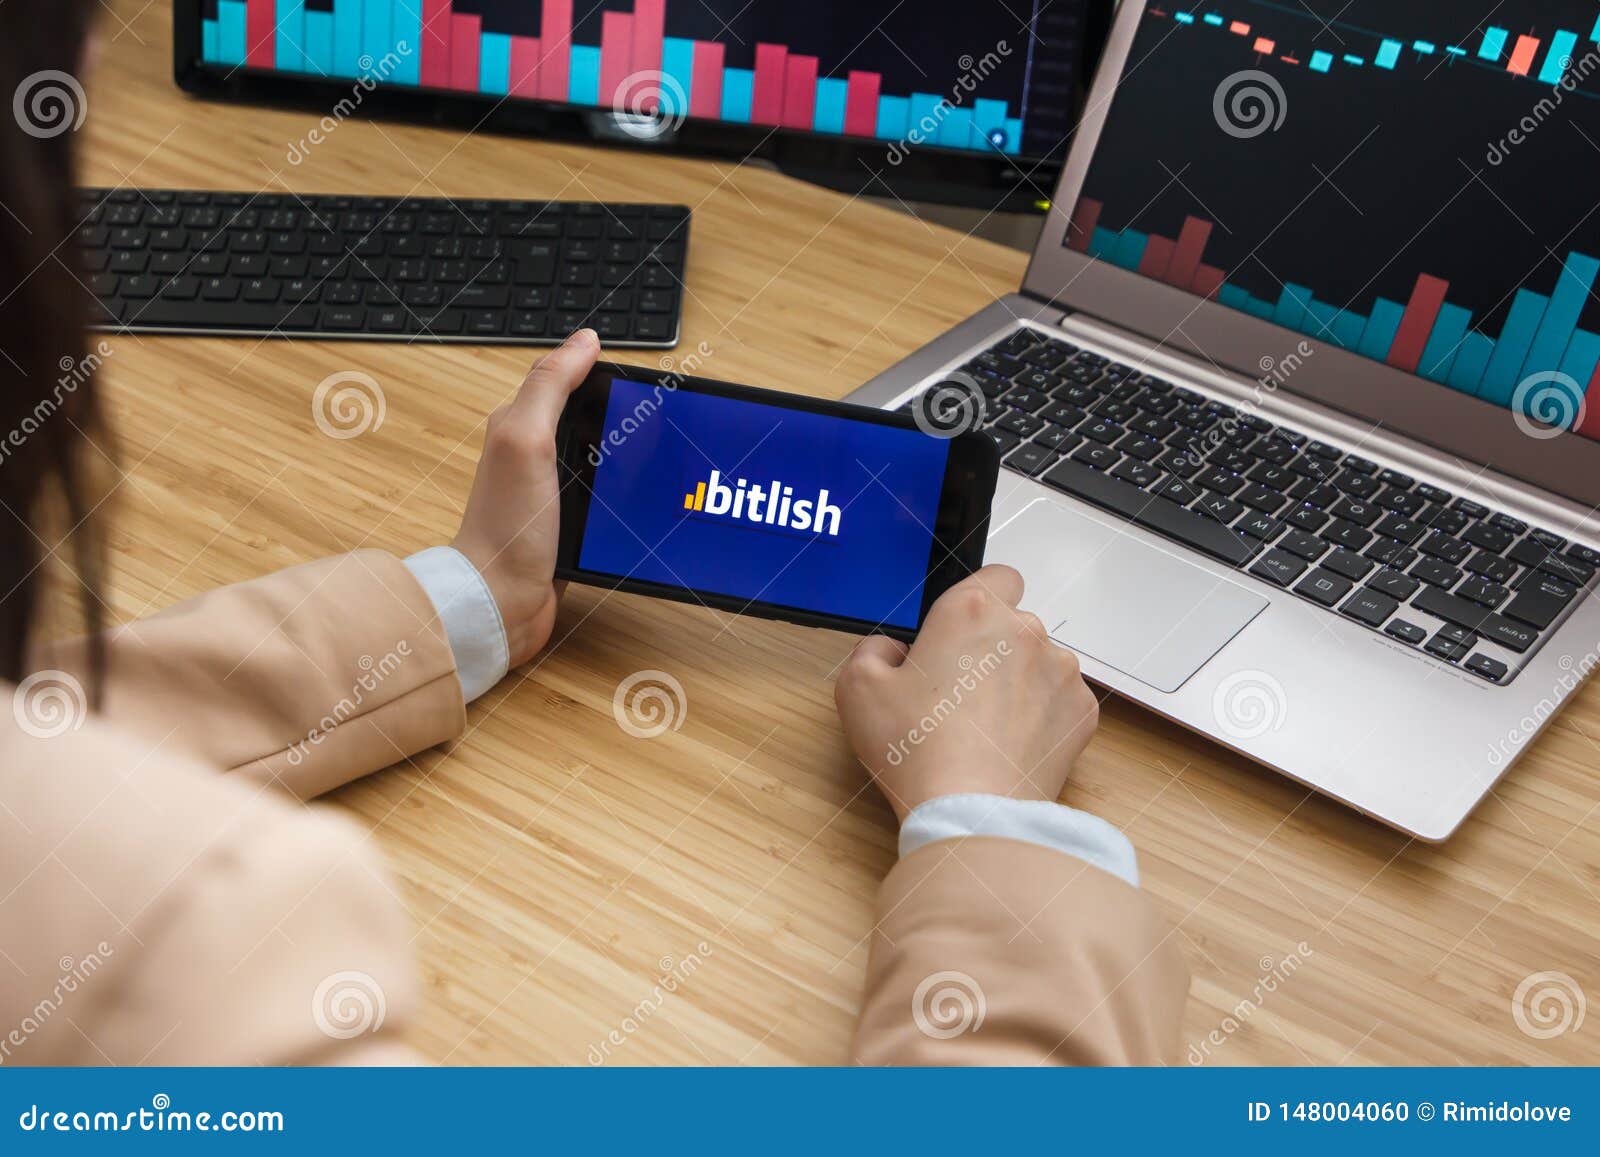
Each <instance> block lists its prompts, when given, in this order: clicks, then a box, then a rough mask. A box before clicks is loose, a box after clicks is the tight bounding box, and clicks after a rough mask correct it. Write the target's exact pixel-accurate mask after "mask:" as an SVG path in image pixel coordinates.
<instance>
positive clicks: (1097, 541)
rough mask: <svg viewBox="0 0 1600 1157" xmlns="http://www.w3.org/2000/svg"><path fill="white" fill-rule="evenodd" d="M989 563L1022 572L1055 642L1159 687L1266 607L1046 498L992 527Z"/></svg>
mask: <svg viewBox="0 0 1600 1157" xmlns="http://www.w3.org/2000/svg"><path fill="white" fill-rule="evenodd" d="M984 561H986V562H1000V563H1005V564H1006V565H1008V566H1014V567H1016V568H1017V570H1019V571H1021V572H1022V576H1023V578H1024V579H1026V580H1027V584H1028V585H1027V591H1026V593H1025V594H1024V595H1023V596H1022V609H1023V610H1026V611H1032V612H1033V613H1034V614H1036V615H1038V616H1039V618H1040V619H1041V620H1042V621H1043V622H1044V624H1045V626H1046V627H1047V628H1048V629H1049V631H1050V634H1051V636H1052V637H1053V638H1054V639H1055V640H1056V641H1057V642H1060V643H1065V644H1066V645H1067V646H1069V647H1071V648H1072V649H1073V650H1074V651H1077V652H1078V653H1079V654H1082V655H1091V656H1093V657H1094V658H1096V659H1098V660H1100V662H1102V663H1105V664H1107V665H1109V666H1112V667H1115V668H1116V669H1117V670H1119V671H1121V672H1123V673H1125V674H1128V675H1132V676H1133V677H1134V678H1135V679H1138V680H1140V681H1141V682H1144V683H1148V684H1149V685H1150V686H1152V687H1154V688H1156V689H1157V690H1159V691H1176V690H1177V689H1178V688H1179V687H1180V686H1182V685H1183V682H1184V681H1185V680H1186V679H1188V678H1189V676H1190V675H1193V674H1194V673H1195V672H1196V671H1198V670H1199V669H1200V668H1201V667H1202V666H1203V665H1204V664H1205V662H1206V660H1208V659H1210V658H1211V656H1213V655H1215V654H1216V653H1217V652H1218V651H1220V650H1221V649H1222V647H1223V645H1224V644H1226V643H1227V642H1228V640H1229V639H1231V638H1233V637H1234V636H1235V635H1237V634H1238V633H1239V632H1240V631H1242V630H1243V629H1244V628H1245V626H1246V625H1247V624H1248V623H1249V622H1250V620H1251V619H1253V618H1255V617H1256V616H1257V615H1258V614H1260V613H1261V611H1262V610H1263V609H1264V608H1265V607H1266V605H1267V600H1266V599H1265V598H1263V597H1262V596H1261V595H1259V594H1257V593H1256V592H1255V591H1252V590H1249V589H1248V588H1246V587H1244V586H1241V585H1240V584H1239V583H1236V582H1233V581H1231V580H1229V579H1226V578H1222V577H1220V576H1217V575H1214V574H1212V573H1211V572H1209V571H1207V570H1204V569H1202V568H1201V567H1198V566H1195V565H1194V564H1193V563H1190V562H1186V561H1185V560H1184V559H1182V558H1180V557H1179V556H1178V555H1177V554H1175V553H1173V552H1171V551H1168V550H1165V549H1163V548H1162V547H1159V546H1154V545H1152V544H1151V543H1148V542H1142V541H1140V540H1139V539H1137V538H1134V537H1133V536H1132V535H1129V534H1127V533H1125V532H1123V531H1122V530H1120V529H1118V528H1116V527H1113V526H1108V525H1106V524H1105V523H1103V522H1100V521H1099V520H1098V519H1095V518H1092V517H1090V516H1088V515H1086V514H1083V513H1080V512H1079V511H1076V510H1073V509H1072V508H1071V507H1068V506H1064V505H1062V504H1061V503H1058V502H1054V501H1052V500H1050V499H1048V498H1037V499H1035V500H1034V501H1033V502H1031V503H1029V504H1028V505H1027V506H1025V507H1024V508H1023V509H1022V510H1021V512H1020V513H1018V514H1017V515H1016V517H1014V518H1012V519H1011V520H1010V521H1008V522H1006V523H1005V524H1004V525H1002V526H1001V527H1000V528H999V529H998V530H996V531H994V532H993V533H992V534H991V535H990V536H989V548H988V551H987V553H986V556H985V560H984Z"/></svg>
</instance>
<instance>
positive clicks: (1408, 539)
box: [1372, 514, 1427, 546]
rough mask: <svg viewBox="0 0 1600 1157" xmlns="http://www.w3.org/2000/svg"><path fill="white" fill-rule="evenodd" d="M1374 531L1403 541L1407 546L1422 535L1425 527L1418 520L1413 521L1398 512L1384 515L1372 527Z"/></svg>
mask: <svg viewBox="0 0 1600 1157" xmlns="http://www.w3.org/2000/svg"><path fill="white" fill-rule="evenodd" d="M1372 529H1373V530H1374V531H1375V532H1376V533H1378V534H1381V535H1383V536H1385V537H1386V538H1392V539H1395V540H1396V541H1399V542H1403V543H1405V544H1406V545H1407V546H1409V545H1410V544H1411V543H1413V542H1416V541H1417V539H1419V538H1421V537H1422V534H1423V531H1424V530H1426V529H1427V528H1426V527H1424V526H1423V525H1422V524H1421V523H1420V522H1413V521H1411V519H1409V518H1405V517H1402V516H1401V515H1398V514H1389V515H1385V516H1384V518H1383V519H1382V521H1380V522H1379V523H1378V525H1377V526H1374V527H1373V528H1372Z"/></svg>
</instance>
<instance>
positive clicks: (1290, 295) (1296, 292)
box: [1272, 284, 1311, 329]
mask: <svg viewBox="0 0 1600 1157" xmlns="http://www.w3.org/2000/svg"><path fill="white" fill-rule="evenodd" d="M1309 304H1311V290H1309V289H1307V288H1306V287H1305V286H1303V285H1288V284H1286V285H1284V287H1283V292H1282V293H1280V294H1279V295H1278V304H1277V306H1276V307H1275V308H1274V309H1273V311H1272V317H1273V320H1274V321H1276V322H1277V323H1278V324H1279V325H1281V326H1283V327H1284V328H1285V329H1303V327H1304V323H1305V316H1306V306H1308V305H1309Z"/></svg>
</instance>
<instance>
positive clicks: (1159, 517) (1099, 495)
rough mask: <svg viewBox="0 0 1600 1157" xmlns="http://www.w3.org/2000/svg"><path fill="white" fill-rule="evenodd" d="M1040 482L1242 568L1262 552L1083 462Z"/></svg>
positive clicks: (1060, 467) (1061, 465)
mask: <svg viewBox="0 0 1600 1157" xmlns="http://www.w3.org/2000/svg"><path fill="white" fill-rule="evenodd" d="M1043 478H1044V481H1045V482H1047V483H1049V484H1050V485H1051V486H1054V487H1056V488H1057V489H1059V490H1062V491H1064V492H1066V493H1068V494H1072V495H1075V496H1076V497H1078V498H1082V499H1084V500H1085V501H1088V502H1092V503H1094V504H1095V505H1096V506H1101V507H1104V508H1105V509H1107V510H1110V511H1112V512H1113V513H1116V514H1120V515H1122V516H1123V517H1125V518H1128V519H1130V520H1131V521H1132V522H1134V523H1135V524H1137V525H1139V526H1144V527H1147V528H1149V529H1151V530H1154V531H1156V532H1157V533H1159V534H1164V535H1166V536H1168V537H1170V538H1174V539H1176V540H1177V541H1179V542H1181V543H1183V544H1185V545H1187V546H1191V547H1193V548H1194V549H1195V550H1198V551H1200V552H1201V553H1203V554H1207V555H1210V556H1212V557H1213V558H1218V559H1221V560H1222V561H1223V562H1227V563H1231V564H1232V565H1234V566H1244V565H1245V564H1246V563H1247V562H1249V561H1250V559H1251V558H1252V557H1253V556H1254V555H1255V553H1256V551H1257V550H1258V549H1260V547H1259V544H1257V543H1255V542H1253V541H1252V540H1251V539H1248V538H1245V537H1243V536H1241V535H1236V534H1234V533H1233V532H1232V531H1231V530H1229V529H1228V528H1227V527H1225V526H1223V525H1221V524H1220V523H1217V522H1214V521H1212V520H1211V519H1209V518H1203V517H1201V516H1200V515H1198V514H1195V513H1193V512H1191V511H1188V510H1185V509H1183V508H1182V507H1180V506H1178V505H1177V504H1176V503H1173V502H1169V501H1167V500H1165V499H1163V498H1158V497H1155V496H1154V495H1152V494H1151V493H1150V492H1147V491H1144V490H1140V489H1139V488H1138V487H1137V486H1133V485H1131V484H1130V483H1127V482H1123V481H1121V480H1120V479H1117V478H1113V477H1111V476H1110V475H1108V474H1104V473H1101V472H1099V471H1096V470H1091V469H1089V468H1088V467H1087V466H1084V465H1082V464H1081V463H1077V462H1071V461H1065V462H1058V463H1056V464H1055V465H1054V466H1052V467H1051V468H1050V469H1049V470H1047V471H1045V473H1044V475H1043Z"/></svg>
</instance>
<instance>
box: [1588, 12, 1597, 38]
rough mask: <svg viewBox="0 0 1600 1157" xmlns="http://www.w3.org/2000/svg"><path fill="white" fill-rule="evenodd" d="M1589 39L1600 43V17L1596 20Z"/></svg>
mask: <svg viewBox="0 0 1600 1157" xmlns="http://www.w3.org/2000/svg"><path fill="white" fill-rule="evenodd" d="M1589 39H1590V40H1593V41H1597V42H1600V16H1596V17H1595V18H1594V27H1593V28H1591V29H1590V30H1589Z"/></svg>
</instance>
